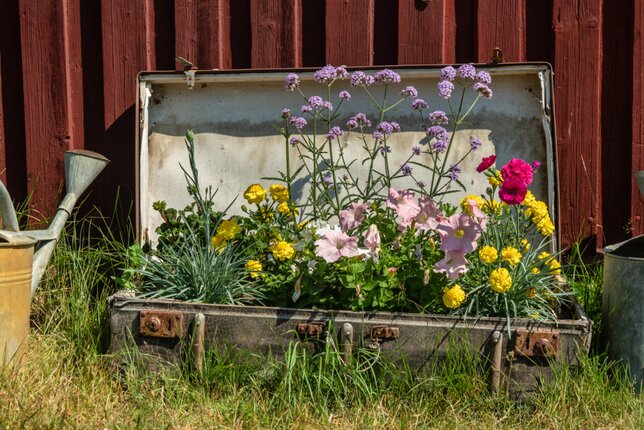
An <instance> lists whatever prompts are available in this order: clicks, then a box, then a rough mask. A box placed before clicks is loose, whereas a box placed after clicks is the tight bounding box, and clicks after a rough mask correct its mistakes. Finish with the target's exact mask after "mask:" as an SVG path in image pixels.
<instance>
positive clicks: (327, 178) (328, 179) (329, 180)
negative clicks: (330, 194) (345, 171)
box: [322, 172, 335, 188]
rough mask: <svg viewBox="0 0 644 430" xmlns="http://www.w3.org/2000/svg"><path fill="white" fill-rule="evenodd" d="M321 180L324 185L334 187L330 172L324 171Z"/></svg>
mask: <svg viewBox="0 0 644 430" xmlns="http://www.w3.org/2000/svg"><path fill="white" fill-rule="evenodd" d="M322 181H324V185H326V186H327V188H333V187H334V185H335V184H334V183H333V175H332V174H331V172H326V173H325V174H324V175H323V176H322Z"/></svg>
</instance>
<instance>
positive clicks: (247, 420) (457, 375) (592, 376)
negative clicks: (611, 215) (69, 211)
mask: <svg viewBox="0 0 644 430" xmlns="http://www.w3.org/2000/svg"><path fill="white" fill-rule="evenodd" d="M101 223H102V221H101V220H95V222H92V221H91V220H87V219H86V220H84V221H83V222H80V223H78V224H77V225H76V228H75V229H70V230H69V232H68V233H67V234H66V235H65V236H64V237H63V238H62V239H61V242H60V245H59V246H58V248H57V250H56V252H55V255H54V258H53V261H52V265H51V266H50V269H49V270H48V272H47V275H46V277H45V279H44V281H43V284H42V285H41V288H40V290H39V292H38V293H37V295H36V297H35V299H34V304H33V309H32V312H33V315H32V321H33V335H32V336H31V338H30V340H29V342H30V344H29V351H28V353H27V356H26V357H25V360H24V365H23V366H22V367H20V368H17V367H6V368H3V369H0V428H7V429H13V428H89V429H93V428H113V429H129V428H151V429H160V428H179V429H184V428H249V429H254V428H294V429H307V428H311V429H317V428H359V429H370V428H373V429H382V428H391V429H394V428H395V429H419V428H450V429H452V428H455V429H461V428H462V429H468V430H469V429H473V428H521V429H540V430H542V429H566V428H584V429H585V428H593V429H599V428H605V429H628V428H633V429H636V428H644V405H643V401H642V399H641V396H636V395H634V394H633V393H632V392H631V386H630V381H628V379H627V378H624V377H621V376H620V375H621V373H620V372H615V371H614V370H615V366H616V365H615V364H614V363H611V362H609V361H607V360H606V359H605V357H604V355H602V354H601V353H600V352H599V351H600V350H598V349H594V350H593V351H591V355H590V356H588V357H582V359H581V365H580V366H579V367H578V368H576V369H569V368H566V367H556V378H555V381H553V383H552V384H550V385H547V386H545V387H544V388H543V390H542V392H541V393H539V394H538V395H536V396H535V397H534V399H533V400H532V402H531V403H526V404H520V403H516V402H512V401H510V400H508V399H507V398H505V397H503V396H501V397H497V396H493V395H490V394H488V392H487V374H486V372H485V371H483V367H484V365H483V363H481V362H480V360H479V359H477V358H476V357H475V356H471V355H467V354H462V353H461V352H459V351H454V353H452V354H450V355H449V356H448V359H447V360H445V361H444V362H443V363H442V364H440V365H436V367H435V368H434V370H433V372H431V373H429V374H427V375H425V376H423V377H418V376H414V375H413V374H412V373H411V372H406V371H404V370H403V371H400V370H399V369H396V368H394V367H393V365H390V364H387V363H383V362H382V361H381V360H380V361H374V356H373V355H372V354H369V353H367V352H365V353H363V354H362V355H361V356H358V357H356V359H355V360H353V361H352V363H351V364H350V365H345V364H344V363H343V361H342V359H341V357H340V355H339V353H338V352H337V351H335V350H333V349H332V348H331V347H328V348H329V350H328V353H327V354H325V355H315V356H312V355H311V354H310V353H309V352H308V350H307V349H305V348H303V347H302V345H300V344H292V346H291V348H290V350H289V351H288V352H287V354H286V357H287V358H286V361H285V362H284V363H279V362H276V361H271V360H268V361H252V362H246V363H240V360H238V357H237V356H236V355H235V353H234V352H231V353H230V354H223V353H222V354H215V353H210V354H208V356H207V357H206V360H205V362H204V369H203V371H202V373H196V372H189V371H186V370H185V369H169V370H168V371H167V372H164V373H163V374H150V373H145V372H140V371H138V370H137V368H136V367H135V366H129V367H126V368H124V369H121V368H116V367H114V366H113V361H112V357H110V356H109V355H106V354H105V351H106V345H107V343H106V341H107V331H106V329H107V315H106V310H105V309H106V306H105V300H106V297H107V295H108V294H109V293H111V292H113V288H114V287H111V286H110V285H112V284H111V281H110V275H111V274H113V273H112V272H111V271H112V270H113V268H114V267H116V266H118V265H119V264H121V261H119V258H120V257H118V256H119V255H122V252H123V246H122V245H120V240H118V238H115V237H113V236H112V235H110V234H107V232H110V231H112V229H111V228H109V226H105V225H102V224H101ZM88 238H92V239H88ZM575 263H576V264H575V265H574V266H570V268H569V277H570V279H571V285H572V287H573V288H574V289H575V290H576V292H577V294H578V296H579V297H580V301H581V302H582V304H583V305H584V307H585V308H586V309H587V310H588V311H589V315H590V316H591V317H593V318H598V317H600V316H601V265H584V264H582V262H581V261H576V262H575ZM598 326H600V325H598ZM595 337H596V338H597V336H595Z"/></svg>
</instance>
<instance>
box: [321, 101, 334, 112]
mask: <svg viewBox="0 0 644 430" xmlns="http://www.w3.org/2000/svg"><path fill="white" fill-rule="evenodd" d="M322 106H324V109H328V110H333V103H331V102H324V103H323V104H322Z"/></svg>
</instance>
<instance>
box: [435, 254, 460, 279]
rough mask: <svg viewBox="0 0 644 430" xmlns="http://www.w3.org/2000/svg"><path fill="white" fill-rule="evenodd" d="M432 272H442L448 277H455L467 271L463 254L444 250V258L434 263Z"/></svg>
mask: <svg viewBox="0 0 644 430" xmlns="http://www.w3.org/2000/svg"><path fill="white" fill-rule="evenodd" d="M434 272H436V273H444V274H445V275H446V276H447V277H448V278H449V279H457V278H458V277H459V276H461V275H462V274H463V273H465V272H467V260H466V259H465V254H464V253H463V252H460V251H445V258H443V259H442V260H441V261H439V262H438V263H436V264H435V265H434Z"/></svg>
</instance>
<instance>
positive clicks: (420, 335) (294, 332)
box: [110, 293, 592, 398]
mask: <svg viewBox="0 0 644 430" xmlns="http://www.w3.org/2000/svg"><path fill="white" fill-rule="evenodd" d="M110 310H111V311H110V326H111V329H112V345H111V348H112V351H113V352H119V351H127V350H128V348H131V347H132V346H136V348H137V349H138V351H139V352H141V353H142V354H143V355H144V356H145V355H148V356H153V357H160V358H163V359H164V360H165V361H167V362H170V363H173V364H175V365H182V364H186V363H185V360H186V359H188V360H199V359H200V357H201V355H200V352H202V351H205V350H208V349H214V350H217V349H219V350H224V349H226V348H229V347H234V348H238V349H240V350H241V351H247V352H252V353H253V354H259V355H268V354H270V355H272V356H273V357H276V358H280V357H282V356H283V353H284V351H286V350H287V348H288V345H289V343H290V342H294V341H302V342H309V343H310V345H311V348H320V343H319V342H325V341H329V340H332V341H333V342H336V346H337V347H338V348H339V350H341V351H343V352H344V354H347V355H349V354H351V353H352V352H353V351H355V349H357V348H369V349H372V350H376V351H380V352H381V353H382V354H383V356H384V357H385V358H386V359H388V360H391V361H392V362H394V363H396V362H398V363H400V362H402V361H404V362H406V364H408V365H409V367H410V368H411V369H415V370H418V371H423V370H429V368H430V366H431V364H432V363H433V362H435V361H436V360H440V359H442V358H444V357H445V355H446V354H447V351H448V349H449V348H465V349H467V350H469V351H471V352H472V353H473V354H481V355H483V356H484V357H486V358H487V360H488V361H489V368H490V387H491V389H492V390H493V391H496V390H498V389H505V388H507V390H508V392H509V394H510V396H511V397H513V398H524V397H526V396H527V395H529V394H530V393H531V392H532V391H534V390H536V389H538V387H539V385H540V384H541V383H542V382H543V381H544V380H548V379H549V378H551V377H552V376H553V370H552V367H551V366H552V365H553V364H555V363H559V364H562V363H564V364H567V365H575V364H576V363H577V360H578V354H579V353H580V352H581V351H587V350H588V346H589V344H590V339H591V325H592V322H591V321H590V320H589V319H588V318H586V316H585V315H584V313H583V311H582V310H581V309H580V308H579V306H578V305H576V304H575V305H574V306H573V309H571V310H570V311H571V313H570V314H569V315H567V316H568V318H569V319H560V320H557V321H555V322H538V321H533V320H526V319H514V320H512V323H511V324H512V327H511V328H512V336H511V338H510V337H509V336H508V327H507V321H506V319H505V318H468V319H463V318H456V317H451V316H446V315H423V314H409V313H389V312H371V313H364V312H349V311H322V310H309V309H291V308H273V307H259V306H243V307H242V306H228V305H213V304H199V303H188V302H182V301H173V300H150V299H141V298H136V297H134V296H133V295H132V294H130V293H122V294H117V295H114V296H112V297H111V298H110ZM187 347H190V349H187ZM187 351H193V352H194V351H197V354H194V353H188V352H187ZM187 364H189V365H195V366H197V367H198V366H199V363H198V361H197V362H194V363H187Z"/></svg>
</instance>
